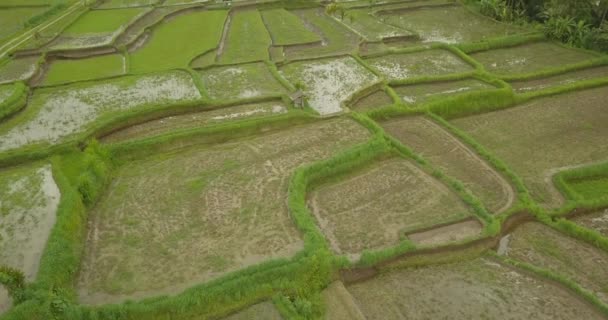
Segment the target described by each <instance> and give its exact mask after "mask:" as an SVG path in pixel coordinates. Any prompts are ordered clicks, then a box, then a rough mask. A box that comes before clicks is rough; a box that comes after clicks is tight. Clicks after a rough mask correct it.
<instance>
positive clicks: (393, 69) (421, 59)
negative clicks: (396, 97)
mask: <svg viewBox="0 0 608 320" xmlns="http://www.w3.org/2000/svg"><path fill="white" fill-rule="evenodd" d="M366 61H367V63H369V64H370V65H371V67H372V68H374V69H376V70H377V71H378V72H379V73H380V74H382V75H383V76H384V77H385V78H386V79H388V80H400V79H410V78H417V77H425V76H438V75H447V74H455V73H462V72H467V71H473V67H472V66H470V65H469V64H468V63H466V62H465V61H463V60H462V59H460V58H459V57H458V56H456V55H454V54H452V53H451V52H449V51H447V50H442V49H435V50H424V51H418V52H414V53H403V54H391V55H386V56H382V57H377V58H369V59H366Z"/></svg>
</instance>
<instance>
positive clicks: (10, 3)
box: [0, 0, 73, 7]
mask: <svg viewBox="0 0 608 320" xmlns="http://www.w3.org/2000/svg"><path fill="white" fill-rule="evenodd" d="M59 2H66V1H62V0H2V1H1V2H0V5H1V6H6V7H19V6H21V7H35V6H42V7H44V6H48V5H51V4H56V3H59ZM67 2H69V1H67ZM72 2H73V1H72Z"/></svg>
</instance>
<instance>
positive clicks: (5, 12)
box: [0, 2, 49, 43]
mask: <svg viewBox="0 0 608 320" xmlns="http://www.w3.org/2000/svg"><path fill="white" fill-rule="evenodd" d="M0 5H4V3H3V2H0ZM47 10H49V7H25V8H0V43H2V42H4V40H7V38H9V37H10V36H11V35H13V34H15V33H17V32H19V31H20V30H22V29H24V28H25V23H26V22H27V21H28V20H29V19H31V18H33V17H35V16H37V15H40V14H42V13H44V12H45V11H47Z"/></svg>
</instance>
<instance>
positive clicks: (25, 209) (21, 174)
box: [0, 165, 61, 281]
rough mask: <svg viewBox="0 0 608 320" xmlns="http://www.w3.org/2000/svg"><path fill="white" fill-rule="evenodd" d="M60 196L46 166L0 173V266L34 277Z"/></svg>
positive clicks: (53, 220)
mask: <svg viewBox="0 0 608 320" xmlns="http://www.w3.org/2000/svg"><path fill="white" fill-rule="evenodd" d="M60 196H61V195H60V193H59V188H58V187H57V185H56V184H55V181H54V180H53V174H52V172H51V167H50V165H46V166H41V167H26V168H17V169H8V170H5V171H2V172H0V217H1V218H2V219H0V265H5V266H9V267H11V268H15V269H17V270H21V271H22V272H23V273H24V275H25V279H26V280H27V281H33V280H34V279H35V277H36V273H37V272H38V266H39V263H40V257H41V256H42V251H43V250H44V247H45V246H46V241H47V239H48V236H49V234H50V232H51V229H52V228H53V225H54V224H55V219H56V211H57V206H58V205H59V199H60Z"/></svg>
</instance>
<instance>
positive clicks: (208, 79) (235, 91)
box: [201, 62, 286, 100]
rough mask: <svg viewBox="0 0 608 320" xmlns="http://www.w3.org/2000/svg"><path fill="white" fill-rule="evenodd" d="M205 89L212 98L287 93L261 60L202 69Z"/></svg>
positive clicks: (236, 97)
mask: <svg viewBox="0 0 608 320" xmlns="http://www.w3.org/2000/svg"><path fill="white" fill-rule="evenodd" d="M201 74H202V79H203V83H204V85H205V90H207V92H208V93H209V96H210V97H211V98H212V99H217V100H238V99H246V98H253V97H260V96H268V95H279V94H284V93H286V89H285V88H284V87H283V86H282V85H281V83H280V82H279V81H278V80H277V79H275V78H274V76H273V75H272V73H271V72H270V70H268V67H267V66H266V65H265V64H264V63H261V62H258V63H249V64H242V65H238V66H226V67H216V68H211V69H206V70H204V71H201Z"/></svg>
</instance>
